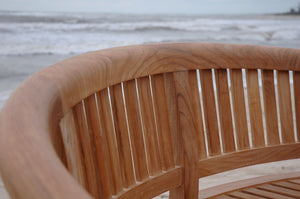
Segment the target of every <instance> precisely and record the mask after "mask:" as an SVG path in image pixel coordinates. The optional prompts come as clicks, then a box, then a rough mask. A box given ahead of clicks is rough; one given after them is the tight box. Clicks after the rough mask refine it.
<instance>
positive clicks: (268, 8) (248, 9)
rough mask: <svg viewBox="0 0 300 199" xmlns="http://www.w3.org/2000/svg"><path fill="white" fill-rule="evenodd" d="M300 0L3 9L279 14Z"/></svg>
mask: <svg viewBox="0 0 300 199" xmlns="http://www.w3.org/2000/svg"><path fill="white" fill-rule="evenodd" d="M299 2H300V0H147V1H146V0H0V10H19V11H59V12H61V11H76V12H77V11H81V12H113V13H185V14H188V13H191V14H239V13H278V12H285V11H288V10H289V9H290V8H291V7H297V5H298V3H299Z"/></svg>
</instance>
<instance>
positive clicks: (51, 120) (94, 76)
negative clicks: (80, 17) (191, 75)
mask: <svg viewBox="0 0 300 199" xmlns="http://www.w3.org/2000/svg"><path fill="white" fill-rule="evenodd" d="M241 67H242V68H262V69H278V70H294V71H300V50H296V49H285V48H275V47H260V46H248V45H231V44H208V43H207V44H199V43H198V44H197V43H188V44H183V43H177V44H172V43H171V44H149V45H143V46H132V47H121V48H114V49H108V50H102V51H96V52H90V53H87V54H84V55H79V56H76V57H74V58H71V59H68V60H65V61H62V62H60V63H58V64H55V65H53V66H50V67H48V68H46V69H44V70H42V71H40V72H38V73H36V74H34V75H33V76H32V77H30V78H29V79H28V80H26V81H25V82H24V83H23V84H22V85H21V86H20V87H19V88H18V89H17V90H16V91H15V92H14V94H13V95H12V96H11V98H10V99H9V100H8V102H7V103H6V105H5V107H4V108H3V110H2V112H1V115H0V168H1V175H2V177H3V179H4V181H5V184H6V186H7V188H8V191H9V192H10V193H11V194H13V195H12V197H13V198H82V199H90V198H91V197H90V196H89V195H88V193H87V192H86V191H85V190H84V189H83V188H82V187H81V186H80V185H79V184H78V183H77V182H76V181H75V180H74V179H73V178H72V176H71V175H70V174H69V173H68V172H67V170H66V168H65V167H64V166H63V164H62V162H61V161H60V159H59V158H58V155H57V154H55V153H56V152H59V151H58V150H57V147H56V146H54V141H55V140H56V139H58V138H57V136H58V135H57V134H55V133H56V132H57V131H56V129H54V128H57V126H58V122H59V121H60V119H61V118H62V117H63V115H64V114H65V113H66V112H68V111H69V110H70V108H71V107H73V106H74V105H75V104H76V103H78V102H79V101H80V100H82V99H83V98H85V97H87V96H89V95H91V94H92V93H94V92H97V91H99V90H101V89H103V88H105V87H107V86H110V85H114V84H116V83H119V82H122V81H126V80H130V79H134V78H137V77H141V76H147V75H152V74H158V73H165V72H171V71H180V70H190V69H204V68H241ZM16 175H18V176H19V177H15V176H16ZM62 179H63V180H62ZM21 194H22V197H21Z"/></svg>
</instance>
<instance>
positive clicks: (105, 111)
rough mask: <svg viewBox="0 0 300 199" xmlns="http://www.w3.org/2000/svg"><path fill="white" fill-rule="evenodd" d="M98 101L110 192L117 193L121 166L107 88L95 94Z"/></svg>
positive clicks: (120, 183) (121, 185)
mask: <svg viewBox="0 0 300 199" xmlns="http://www.w3.org/2000/svg"><path fill="white" fill-rule="evenodd" d="M96 97H97V102H98V110H99V115H100V122H101V125H102V127H103V132H102V136H103V137H104V139H105V141H106V142H105V144H106V145H107V151H108V158H109V166H110V170H111V172H110V174H111V177H112V182H113V187H112V188H113V189H112V191H113V192H112V193H113V194H117V193H119V192H120V191H121V190H122V188H123V184H122V178H120V176H121V168H120V157H119V151H118V148H117V143H116V139H115V131H114V125H113V120H112V115H111V109H110V103H109V98H108V90H107V89H105V90H102V91H100V92H99V93H97V94H96Z"/></svg>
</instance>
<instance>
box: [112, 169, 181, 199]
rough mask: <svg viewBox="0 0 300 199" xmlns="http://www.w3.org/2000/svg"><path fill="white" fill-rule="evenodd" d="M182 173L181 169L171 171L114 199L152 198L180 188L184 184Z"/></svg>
mask: <svg viewBox="0 0 300 199" xmlns="http://www.w3.org/2000/svg"><path fill="white" fill-rule="evenodd" d="M182 172H183V171H182V168H181V167H176V168H173V169H170V170H168V171H167V172H164V173H160V174H158V175H156V176H154V177H151V178H150V179H147V180H145V181H141V182H138V183H137V184H136V185H134V186H132V187H130V189H127V190H124V192H121V193H120V194H119V195H116V196H113V198H118V199H127V198H152V197H154V196H157V195H159V194H161V193H163V192H165V191H168V190H170V189H174V188H176V187H178V186H180V185H181V183H182Z"/></svg>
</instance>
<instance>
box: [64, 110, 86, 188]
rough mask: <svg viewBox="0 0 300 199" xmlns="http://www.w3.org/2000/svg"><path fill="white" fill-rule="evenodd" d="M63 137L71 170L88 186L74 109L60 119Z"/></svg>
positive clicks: (73, 174) (76, 177)
mask: <svg viewBox="0 0 300 199" xmlns="http://www.w3.org/2000/svg"><path fill="white" fill-rule="evenodd" d="M60 127H61V132H62V139H63V142H64V145H65V149H66V155H67V164H68V169H69V172H70V173H71V174H72V176H73V177H74V178H75V179H76V180H77V181H78V182H79V183H80V184H81V186H83V187H85V186H86V174H85V169H84V163H83V162H82V157H81V156H82V153H81V150H82V149H81V144H80V138H79V137H78V133H77V129H76V125H75V121H74V114H73V111H70V112H69V113H68V114H66V115H65V117H64V118H63V119H62V120H61V121H60Z"/></svg>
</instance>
